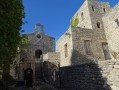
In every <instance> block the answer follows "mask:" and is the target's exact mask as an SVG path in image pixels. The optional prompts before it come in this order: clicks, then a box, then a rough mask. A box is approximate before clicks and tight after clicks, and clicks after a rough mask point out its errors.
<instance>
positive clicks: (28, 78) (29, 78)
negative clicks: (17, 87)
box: [24, 68, 33, 87]
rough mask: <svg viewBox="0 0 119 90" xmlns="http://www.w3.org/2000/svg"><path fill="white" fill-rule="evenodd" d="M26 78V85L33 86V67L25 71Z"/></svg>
mask: <svg viewBox="0 0 119 90" xmlns="http://www.w3.org/2000/svg"><path fill="white" fill-rule="evenodd" d="M24 80H25V81H26V86H28V87H32V86H33V70H32V69H31V68H27V69H26V70H25V71H24Z"/></svg>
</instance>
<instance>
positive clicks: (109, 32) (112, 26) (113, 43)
mask: <svg viewBox="0 0 119 90" xmlns="http://www.w3.org/2000/svg"><path fill="white" fill-rule="evenodd" d="M118 10H119V3H118V4H117V5H116V6H114V7H113V8H111V10H110V11H109V12H108V13H107V14H106V15H104V16H103V18H102V20H103V23H104V30H105V34H106V38H107V41H108V45H109V49H110V51H111V53H114V52H116V53H117V52H119V41H118V40H119V26H118V25H117V23H116V22H115V20H116V19H118V20H119V12H118ZM112 58H113V57H112Z"/></svg>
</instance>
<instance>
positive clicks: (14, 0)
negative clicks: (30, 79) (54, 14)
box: [0, 0, 25, 76]
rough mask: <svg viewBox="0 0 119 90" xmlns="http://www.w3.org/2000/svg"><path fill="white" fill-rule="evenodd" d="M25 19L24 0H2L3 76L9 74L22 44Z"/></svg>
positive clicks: (0, 50) (0, 55)
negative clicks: (22, 28)
mask: <svg viewBox="0 0 119 90" xmlns="http://www.w3.org/2000/svg"><path fill="white" fill-rule="evenodd" d="M24 17H25V15H24V7H23V4H22V0H0V65H3V76H4V75H5V74H8V73H9V65H10V63H11V62H12V61H13V60H14V58H15V57H16V54H17V47H18V46H19V45H20V44H21V38H22V37H21V36H20V30H21V26H22V24H23V22H22V19H23V18H24Z"/></svg>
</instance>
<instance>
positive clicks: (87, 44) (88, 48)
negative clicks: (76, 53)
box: [84, 40, 92, 55]
mask: <svg viewBox="0 0 119 90" xmlns="http://www.w3.org/2000/svg"><path fill="white" fill-rule="evenodd" d="M84 48H85V52H86V54H88V55H91V54H92V49H91V40H84Z"/></svg>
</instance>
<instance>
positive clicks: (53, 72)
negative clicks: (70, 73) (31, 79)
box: [43, 61, 59, 87]
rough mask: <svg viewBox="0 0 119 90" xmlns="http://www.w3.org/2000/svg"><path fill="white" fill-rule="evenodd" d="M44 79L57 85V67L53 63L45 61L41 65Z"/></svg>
mask: <svg viewBox="0 0 119 90" xmlns="http://www.w3.org/2000/svg"><path fill="white" fill-rule="evenodd" d="M43 76H44V81H45V82H46V83H48V84H51V85H54V86H56V87H57V86H59V67H58V66H57V65H55V64H54V63H51V62H49V61H45V62H44V65H43Z"/></svg>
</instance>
